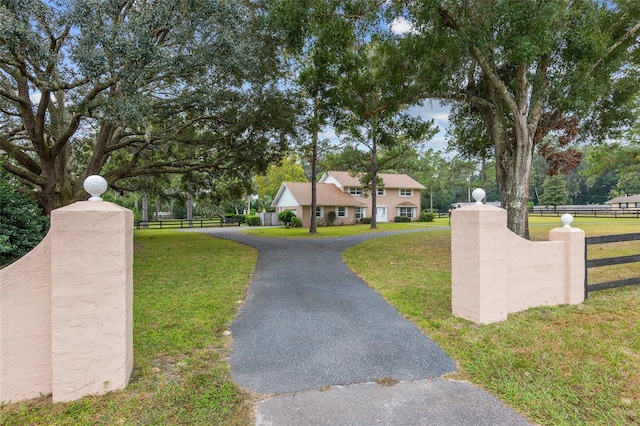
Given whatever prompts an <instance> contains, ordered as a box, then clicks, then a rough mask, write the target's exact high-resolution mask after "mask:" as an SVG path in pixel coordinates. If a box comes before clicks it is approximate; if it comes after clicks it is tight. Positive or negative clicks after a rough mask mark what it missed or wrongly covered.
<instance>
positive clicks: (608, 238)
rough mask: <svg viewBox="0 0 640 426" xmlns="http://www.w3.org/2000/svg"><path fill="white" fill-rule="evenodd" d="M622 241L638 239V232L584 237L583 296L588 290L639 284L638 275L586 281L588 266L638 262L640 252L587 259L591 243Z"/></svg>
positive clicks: (639, 238)
mask: <svg viewBox="0 0 640 426" xmlns="http://www.w3.org/2000/svg"><path fill="white" fill-rule="evenodd" d="M624 241H640V233H635V234H620V235H603V236H600V237H587V238H585V250H584V253H585V267H586V271H585V279H584V291H585V297H586V296H587V294H588V293H589V292H590V291H598V290H606V289H610V288H615V287H625V286H629V285H634V284H640V277H634V278H625V279H621V280H614V281H607V282H602V283H597V284H589V283H588V281H587V280H588V271H589V268H596V267H599V266H609V265H620V264H625V263H634V262H640V254H634V255H630V256H618V257H609V258H604V259H591V260H589V259H587V255H588V248H589V246H591V245H596V244H606V243H619V242H624Z"/></svg>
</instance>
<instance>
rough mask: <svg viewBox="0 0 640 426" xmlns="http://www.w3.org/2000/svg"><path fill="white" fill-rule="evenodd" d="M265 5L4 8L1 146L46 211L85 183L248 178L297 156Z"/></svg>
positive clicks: (0, 22)
mask: <svg viewBox="0 0 640 426" xmlns="http://www.w3.org/2000/svg"><path fill="white" fill-rule="evenodd" d="M256 5H257V2H252V1H249V0H246V1H227V0H196V1H186V0H177V1H166V2H147V1H139V0H119V1H118V0H114V1H97V0H75V1H64V2H63V1H61V2H57V1H35V0H19V1H18V0H3V1H2V2H0V125H1V130H0V150H1V151H2V153H3V155H4V156H5V157H7V158H6V159H5V160H4V161H3V162H2V166H3V167H4V168H5V169H6V170H7V171H9V172H10V173H12V174H13V175H15V176H17V177H18V178H19V179H20V180H21V182H22V183H23V185H24V186H25V187H26V189H29V192H30V193H32V194H33V195H35V197H36V198H37V199H38V201H39V203H40V204H41V206H42V207H43V208H44V210H45V211H46V212H50V211H51V210H52V209H54V208H57V207H59V206H62V205H65V204H68V203H70V202H72V201H75V200H80V199H83V198H84V197H85V194H84V191H83V190H82V181H83V180H84V177H86V176H87V175H90V174H98V173H99V174H102V175H103V176H104V177H105V178H106V179H107V181H108V182H109V184H110V186H111V187H113V188H116V189H125V188H127V187H128V185H129V183H128V180H129V181H131V179H133V180H135V179H136V178H139V177H143V176H149V175H156V174H167V173H186V172H204V173H207V174H209V175H210V176H211V177H212V178H214V179H218V180H220V179H227V178H228V179H243V180H246V181H249V179H250V175H251V174H252V173H254V172H256V171H264V170H265V169H266V167H267V165H268V164H269V163H270V162H272V161H273V160H276V159H279V158H280V157H281V155H282V153H283V151H284V150H285V149H286V148H287V145H288V140H287V137H288V135H290V134H291V133H292V129H293V123H294V122H295V119H294V116H293V113H294V106H295V102H293V101H292V100H291V99H287V97H286V96H285V94H283V92H282V90H281V89H280V87H281V86H280V85H279V84H278V80H277V79H278V77H279V75H280V74H279V71H280V70H279V69H278V62H277V55H276V53H277V52H276V51H275V49H276V47H277V45H278V43H277V40H275V38H274V35H273V33H272V31H271V30H270V29H269V25H268V21H267V19H266V15H265V14H264V13H262V12H263V11H260V10H258V9H257V6H256Z"/></svg>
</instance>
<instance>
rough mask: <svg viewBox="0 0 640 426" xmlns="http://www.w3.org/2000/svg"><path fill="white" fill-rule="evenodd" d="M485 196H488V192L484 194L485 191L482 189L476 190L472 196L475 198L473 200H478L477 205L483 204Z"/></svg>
mask: <svg viewBox="0 0 640 426" xmlns="http://www.w3.org/2000/svg"><path fill="white" fill-rule="evenodd" d="M485 195H487V194H486V192H484V189H482V188H476V189H474V190H473V192H472V193H471V196H472V197H473V199H474V200H476V204H482V200H483V199H484V196H485Z"/></svg>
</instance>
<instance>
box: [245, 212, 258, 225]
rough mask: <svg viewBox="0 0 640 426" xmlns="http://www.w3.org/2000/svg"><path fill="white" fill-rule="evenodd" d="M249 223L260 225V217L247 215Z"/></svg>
mask: <svg viewBox="0 0 640 426" xmlns="http://www.w3.org/2000/svg"><path fill="white" fill-rule="evenodd" d="M247 225H249V226H260V218H259V217H258V216H253V215H252V216H247Z"/></svg>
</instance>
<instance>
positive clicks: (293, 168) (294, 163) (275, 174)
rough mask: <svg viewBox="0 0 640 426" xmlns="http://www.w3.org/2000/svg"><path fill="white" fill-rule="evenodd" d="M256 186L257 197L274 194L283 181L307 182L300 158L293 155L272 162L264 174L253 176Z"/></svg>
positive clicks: (272, 195)
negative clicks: (275, 162) (277, 162)
mask: <svg viewBox="0 0 640 426" xmlns="http://www.w3.org/2000/svg"><path fill="white" fill-rule="evenodd" d="M253 180H254V181H255V184H256V186H257V187H258V196H259V197H270V198H271V199H273V197H275V196H276V194H277V193H278V190H279V189H280V185H282V183H283V182H307V181H308V179H307V176H306V175H305V173H304V169H303V168H302V164H301V163H300V158H298V157H295V156H293V155H288V156H287V157H285V158H284V159H283V160H282V162H281V163H280V164H272V165H271V166H269V168H268V169H267V172H266V173H265V174H264V175H258V176H256V177H254V178H253Z"/></svg>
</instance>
